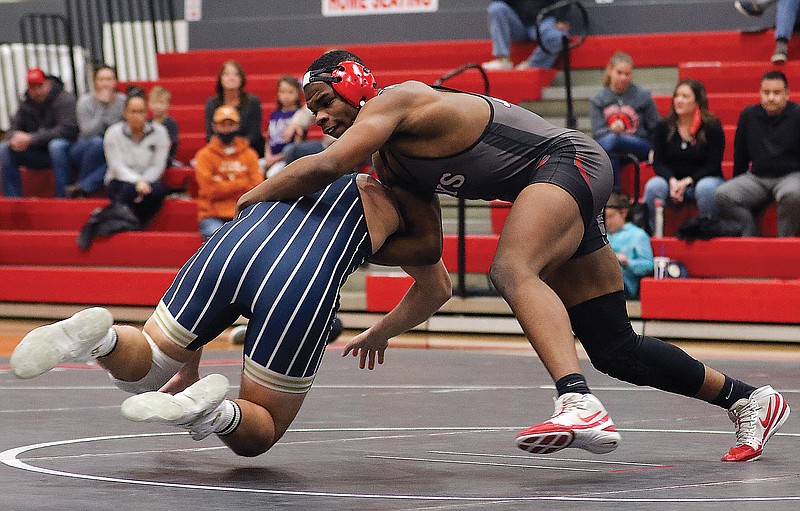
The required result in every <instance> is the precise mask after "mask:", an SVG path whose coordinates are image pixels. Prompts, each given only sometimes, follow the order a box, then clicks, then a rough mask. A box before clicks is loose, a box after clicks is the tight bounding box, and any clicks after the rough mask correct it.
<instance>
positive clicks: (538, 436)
mask: <svg viewBox="0 0 800 511" xmlns="http://www.w3.org/2000/svg"><path fill="white" fill-rule="evenodd" d="M620 440H621V437H620V434H619V433H617V428H615V427H614V422H613V421H612V420H611V417H609V415H608V412H607V411H606V409H605V408H604V407H603V404H602V403H601V402H600V401H599V400H598V399H597V398H596V397H594V396H593V395H592V394H576V393H574V392H570V393H567V394H564V395H562V396H561V397H559V398H558V399H556V411H555V413H554V414H553V416H552V417H550V420H548V421H546V422H543V423H542V424H536V425H535V426H531V427H529V428H528V429H524V430H522V431H520V432H519V433H518V434H517V439H516V444H517V447H519V448H520V449H522V450H524V451H528V452H531V453H534V454H550V453H551V452H556V451H560V450H561V449H565V448H567V447H578V448H580V449H585V450H587V451H589V452H593V453H595V454H605V453H608V452H611V451H613V450H614V449H616V448H617V446H618V445H619V442H620Z"/></svg>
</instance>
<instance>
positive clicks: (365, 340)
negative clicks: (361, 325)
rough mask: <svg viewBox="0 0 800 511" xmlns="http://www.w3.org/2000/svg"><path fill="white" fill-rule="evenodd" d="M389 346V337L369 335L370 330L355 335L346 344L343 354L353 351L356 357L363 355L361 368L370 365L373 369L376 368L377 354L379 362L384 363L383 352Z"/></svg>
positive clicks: (360, 363)
mask: <svg viewBox="0 0 800 511" xmlns="http://www.w3.org/2000/svg"><path fill="white" fill-rule="evenodd" d="M388 347H389V339H379V338H374V337H372V336H371V335H369V331H366V332H361V333H360V334H358V335H357V336H355V337H353V338H352V339H351V340H350V342H348V343H347V344H346V345H345V347H344V351H343V352H342V356H343V357H344V356H346V355H347V354H348V353H350V352H351V351H352V352H353V356H354V357H357V356H359V355H360V356H361V359H360V360H359V362H358V367H359V368H361V369H364V368H365V367H368V368H369V369H370V370H372V369H375V356H376V355H377V358H378V363H379V364H383V352H384V351H386V348H388ZM367 359H369V364H367Z"/></svg>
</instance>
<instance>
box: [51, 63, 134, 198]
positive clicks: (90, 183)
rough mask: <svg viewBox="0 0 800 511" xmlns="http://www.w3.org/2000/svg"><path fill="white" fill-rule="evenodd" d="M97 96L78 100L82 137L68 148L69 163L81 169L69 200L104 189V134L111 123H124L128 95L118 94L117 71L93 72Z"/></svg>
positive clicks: (99, 69)
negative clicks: (123, 112)
mask: <svg viewBox="0 0 800 511" xmlns="http://www.w3.org/2000/svg"><path fill="white" fill-rule="evenodd" d="M92 81H93V83H94V93H92V94H85V95H83V96H81V98H80V99H79V100H78V106H77V116H78V128H79V129H80V134H79V136H78V141H77V142H75V143H74V144H72V147H70V149H69V160H70V163H71V164H73V165H77V167H78V180H77V181H76V182H75V183H74V184H71V185H69V186H67V188H66V191H67V196H68V197H73V198H75V197H86V196H88V195H92V194H94V193H95V192H97V191H98V190H100V189H101V188H102V187H103V178H104V177H105V175H106V169H107V168H108V167H107V166H106V158H105V155H104V154H103V135H104V134H105V132H106V130H107V129H108V127H109V126H111V125H112V124H115V123H117V122H119V121H121V120H122V110H123V109H124V108H125V95H124V94H122V93H120V92H117V71H116V69H114V68H113V67H111V66H108V65H101V66H98V67H96V68H95V69H94V73H93V80H92Z"/></svg>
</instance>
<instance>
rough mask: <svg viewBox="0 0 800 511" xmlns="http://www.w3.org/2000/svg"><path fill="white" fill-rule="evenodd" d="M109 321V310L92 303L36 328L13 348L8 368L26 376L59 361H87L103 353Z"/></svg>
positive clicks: (25, 377) (52, 365)
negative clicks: (90, 305)
mask: <svg viewBox="0 0 800 511" xmlns="http://www.w3.org/2000/svg"><path fill="white" fill-rule="evenodd" d="M113 324H114V318H113V317H112V316H111V313H110V312H108V311H107V310H106V309H103V308H100V307H92V308H91V309H84V310H82V311H80V312H77V313H75V314H74V315H73V316H72V317H71V318H67V319H65V320H63V321H59V322H57V323H53V324H52V325H45V326H41V327H39V328H36V329H34V330H32V331H31V332H30V333H28V335H26V336H25V337H23V339H22V341H21V342H20V343H19V344H18V345H17V347H16V348H14V352H13V353H12V354H11V369H12V370H13V371H14V374H15V375H16V376H17V377H18V378H23V379H28V378H33V377H34V376H39V375H40V374H42V373H46V372H47V371H49V370H51V369H52V368H54V367H55V366H57V365H58V364H60V363H62V362H88V361H90V360H94V359H96V358H98V357H100V356H103V355H106V354H107V353H103V352H102V351H101V348H102V347H103V341H104V340H105V339H106V336H107V335H108V332H109V329H110V328H111V326H112V325H113ZM109 349H110V348H109Z"/></svg>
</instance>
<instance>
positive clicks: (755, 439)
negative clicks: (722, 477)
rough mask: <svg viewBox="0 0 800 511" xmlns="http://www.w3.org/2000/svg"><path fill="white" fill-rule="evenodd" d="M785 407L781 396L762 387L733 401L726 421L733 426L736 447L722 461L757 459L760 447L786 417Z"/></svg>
mask: <svg viewBox="0 0 800 511" xmlns="http://www.w3.org/2000/svg"><path fill="white" fill-rule="evenodd" d="M789 412H790V410H789V405H788V404H786V400H785V399H783V396H781V395H780V394H778V393H777V392H775V390H774V389H773V388H772V387H770V386H769V385H766V386H764V387H760V388H758V389H756V390H754V391H753V393H752V394H750V397H749V398H748V399H740V400H738V401H736V402H735V403H734V404H733V406H731V408H730V410H728V417H730V419H731V421H732V422H733V423H734V424H735V425H736V445H735V446H734V447H731V449H730V451H728V453H727V454H726V455H725V456H723V457H722V461H755V460H757V459H758V458H760V457H761V451H762V449H764V444H766V443H767V440H769V439H770V437H771V436H772V435H774V434H775V433H776V432H777V431H778V429H780V427H781V426H783V423H784V422H786V419H787V418H788V417H789Z"/></svg>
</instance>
